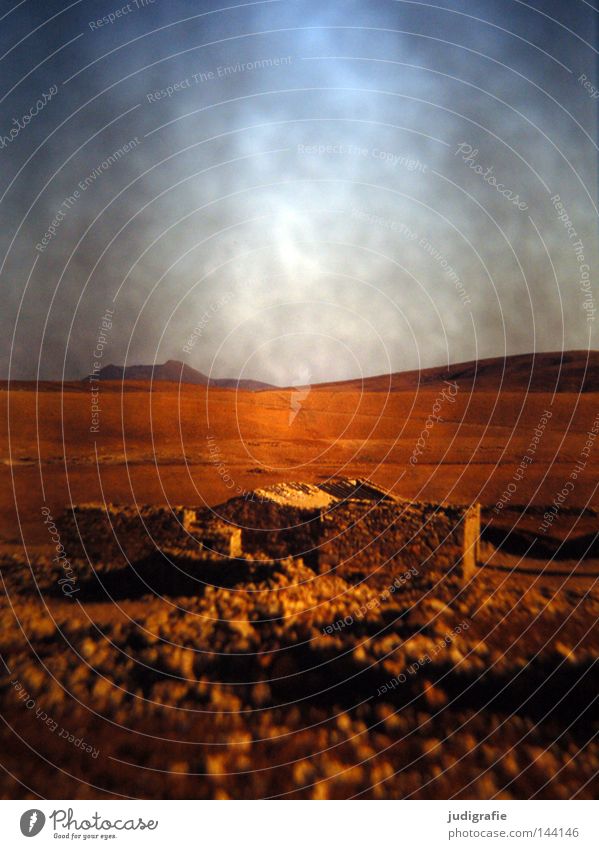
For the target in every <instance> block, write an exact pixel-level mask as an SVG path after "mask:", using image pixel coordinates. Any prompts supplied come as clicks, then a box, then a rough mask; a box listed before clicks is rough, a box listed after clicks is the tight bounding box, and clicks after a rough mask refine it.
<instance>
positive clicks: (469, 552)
mask: <svg viewBox="0 0 599 849" xmlns="http://www.w3.org/2000/svg"><path fill="white" fill-rule="evenodd" d="M463 525H464V531H463V536H464V541H463V552H462V568H461V573H462V574H461V577H462V579H463V580H464V581H469V580H470V578H472V577H473V575H474V573H475V571H476V566H477V563H478V559H479V551H478V550H479V541H480V504H478V503H476V504H471V505H470V507H468V509H467V510H466V512H465V514H464V519H463Z"/></svg>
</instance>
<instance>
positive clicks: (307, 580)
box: [0, 355, 599, 798]
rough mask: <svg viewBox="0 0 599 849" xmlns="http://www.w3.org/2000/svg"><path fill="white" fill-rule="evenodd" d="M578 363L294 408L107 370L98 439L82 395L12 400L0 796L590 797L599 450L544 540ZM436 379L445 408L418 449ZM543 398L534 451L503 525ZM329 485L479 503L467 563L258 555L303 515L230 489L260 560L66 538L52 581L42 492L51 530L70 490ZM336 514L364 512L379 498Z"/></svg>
mask: <svg viewBox="0 0 599 849" xmlns="http://www.w3.org/2000/svg"><path fill="white" fill-rule="evenodd" d="M581 356H582V355H572V356H571V359H570V362H569V363H566V366H565V368H564V369H563V370H562V373H561V375H560V378H559V382H558V384H557V388H558V391H557V393H555V392H554V387H555V385H556V380H555V378H556V376H557V374H558V371H557V367H556V365H555V362H554V361H550V362H549V361H544V362H542V363H541V365H540V366H539V367H538V368H537V371H536V376H535V378H533V380H534V387H535V391H534V392H527V391H526V385H527V382H528V373H527V371H526V368H525V366H526V363H524V364H523V361H522V360H519V361H518V362H516V361H514V362H513V363H512V368H511V371H509V373H507V374H506V375H505V376H504V380H503V387H502V389H501V391H498V390H499V386H500V382H501V370H500V369H498V366H497V364H495V367H494V368H492V367H491V366H490V365H487V366H485V368H483V369H480V370H479V372H478V374H477V375H476V379H475V378H474V376H473V372H472V370H471V369H470V370H469V369H467V368H463V369H461V370H459V373H456V372H455V371H454V372H453V373H449V374H443V375H442V374H440V373H433V372H430V373H424V376H423V377H424V379H423V381H422V382H421V385H420V386H419V387H416V385H415V384H414V380H413V378H411V377H410V376H407V377H406V376H399V377H395V378H393V380H392V382H391V391H387V384H388V380H387V379H386V378H385V379H383V378H380V379H375V380H373V381H371V382H369V383H366V384H365V385H360V384H355V383H353V384H345V385H344V384H340V385H337V386H325V387H314V388H312V390H311V392H310V393H309V395H308V396H307V397H306V398H305V399H304V400H303V401H302V407H301V410H300V412H299V413H298V415H297V417H296V418H295V420H294V421H293V423H292V424H291V425H290V424H289V411H290V404H291V400H292V393H293V390H272V391H265V392H247V391H244V392H240V393H236V392H235V391H234V390H226V389H213V388H211V389H209V390H208V389H206V388H205V387H201V386H185V385H181V386H178V385H177V384H171V383H162V384H155V385H154V386H153V387H152V388H151V389H150V388H149V386H148V384H141V383H139V384H136V383H130V384H127V385H126V387H125V390H124V392H123V391H122V390H123V387H122V386H121V384H119V383H105V384H102V387H101V393H100V406H101V414H100V426H99V432H98V433H90V431H89V427H90V423H91V416H90V398H89V391H88V389H87V388H86V387H85V386H84V385H81V384H68V385H66V386H64V387H62V388H61V387H60V386H59V385H52V384H44V385H41V386H40V387H39V388H38V389H39V391H38V392H37V393H36V387H35V386H34V385H31V384H17V385H13V386H12V387H11V389H10V391H6V390H5V391H2V392H0V404H2V405H3V407H6V408H7V409H6V410H4V409H3V411H2V422H3V426H5V424H6V421H7V420H8V422H9V423H10V445H9V438H8V434H4V435H3V436H2V445H1V453H0V459H2V461H3V464H2V466H0V474H1V475H2V487H1V489H0V492H1V497H2V499H3V503H2V517H3V519H2V524H1V526H0V555H1V557H2V560H1V567H2V578H3V582H4V589H5V593H4V594H3V595H2V598H1V601H0V653H1V655H2V658H3V660H4V662H5V664H6V666H7V669H6V672H5V674H3V675H2V677H1V679H0V699H1V712H2V715H3V716H4V718H5V719H6V724H5V725H4V730H3V731H2V732H1V734H2V742H1V749H2V758H1V760H2V764H3V766H4V768H5V770H6V772H5V773H3V776H2V778H1V779H0V788H1V792H2V794H3V795H5V796H9V795H13V796H15V795H16V796H19V795H21V796H34V795H36V794H39V795H41V796H47V797H54V798H68V797H75V798H77V797H85V796H101V795H104V794H105V795H108V796H114V797H118V796H139V797H154V796H155V797H161V796H166V797H196V796H197V797H203V796H207V797H219V798H221V797H222V798H226V797H252V798H253V797H262V796H273V795H279V794H286V795H289V796H291V797H294V796H295V797H309V798H336V797H343V798H344V797H348V796H353V795H365V796H374V797H378V798H389V797H391V798H397V797H404V796H414V797H417V798H427V797H441V798H447V797H450V796H454V795H456V796H461V797H464V798H472V797H476V798H490V797H492V796H495V795H497V796H498V797H502V798H508V797H512V796H513V797H517V798H518V797H528V796H531V795H534V794H538V795H539V796H544V797H555V798H562V797H570V796H572V795H575V794H577V795H578V797H581V798H585V797H591V796H593V795H594V794H596V791H597V786H596V780H595V774H596V772H597V770H598V769H599V746H598V744H597V743H596V742H595V741H594V736H595V735H596V732H597V726H596V713H597V712H596V709H595V706H594V704H593V699H595V698H596V693H597V684H598V681H597V672H596V665H595V662H596V658H597V654H598V648H599V647H598V641H599V637H598V635H597V629H596V620H597V615H598V614H599V594H598V592H597V587H596V577H597V575H599V569H598V568H597V560H596V556H597V552H596V541H595V536H596V533H597V530H598V522H597V512H596V509H595V506H596V505H597V504H598V503H599V498H598V497H597V494H596V486H597V480H598V475H597V471H598V470H599V469H598V466H599V463H598V460H599V449H597V447H596V446H594V447H593V449H592V450H591V452H590V455H589V456H588V457H587V458H586V465H585V467H584V470H583V471H581V472H580V473H579V474H578V475H577V477H576V479H575V486H574V487H573V489H572V490H569V491H568V496H567V499H566V501H565V502H564V503H563V504H562V505H561V507H560V511H559V514H558V517H557V519H555V521H554V522H553V523H552V526H551V529H550V532H549V533H547V534H545V535H540V534H539V533H538V526H539V524H540V522H541V521H542V519H543V513H544V508H545V507H546V505H549V504H551V502H552V500H553V499H554V497H555V496H556V493H557V492H559V491H560V490H561V489H562V488H563V487H564V483H565V482H566V481H567V480H568V479H570V478H569V476H570V475H571V472H572V469H574V468H575V466H576V464H577V462H578V461H579V459H580V456H581V452H582V451H583V447H584V445H585V441H586V439H588V436H587V434H588V431H589V430H590V429H591V428H592V426H593V422H594V421H595V419H596V417H597V414H598V413H599V393H597V392H595V391H594V390H595V384H594V382H593V381H594V380H596V375H597V364H596V363H594V362H593V363H591V365H590V367H589V368H588V369H587V375H586V378H585V382H584V384H582V385H583V386H584V392H583V393H579V392H577V391H576V387H577V386H580V385H581V377H582V375H583V373H584V370H585V369H584V365H585V364H584V360H581ZM528 365H529V366H530V362H529V363H528ZM529 371H530V368H529ZM443 378H446V379H449V380H450V382H451V383H452V385H456V386H457V390H455V391H456V394H455V398H454V400H452V401H450V400H447V399H445V400H444V401H443V402H442V404H441V411H440V416H441V417H442V419H443V421H435V423H434V424H433V426H432V427H430V428H429V429H428V430H429V434H428V436H427V442H426V449H425V450H424V452H423V453H422V455H418V456H417V457H416V462H415V463H410V458H411V457H414V453H413V452H414V449H415V447H416V445H417V440H418V438H419V436H420V434H421V433H422V431H423V429H426V422H427V419H428V417H429V416H430V415H431V411H432V410H433V408H434V405H435V402H436V401H438V399H439V397H440V393H441V392H442V391H443V388H444V387H445V386H447V385H448V384H444V383H443ZM547 409H549V410H550V411H551V412H552V416H551V418H550V420H549V422H548V424H547V426H546V427H545V428H544V430H543V435H542V438H541V439H540V441H539V443H538V445H537V447H536V449H535V453H534V460H533V462H532V463H531V464H530V465H529V466H528V467H527V469H526V472H525V474H524V475H523V476H522V479H521V480H518V481H517V488H516V493H515V494H514V495H513V497H512V499H511V501H510V503H509V504H506V507H505V508H503V509H502V510H501V511H500V513H499V514H497V513H495V512H494V511H493V505H494V504H495V503H496V502H497V500H498V499H499V498H500V497H501V495H502V493H504V492H505V491H506V487H507V486H508V485H509V484H510V482H512V483H513V481H514V473H515V472H516V470H517V468H518V466H519V464H520V463H521V460H522V457H523V455H524V454H525V452H526V451H527V449H528V447H529V445H530V443H531V439H532V438H533V435H534V431H535V428H537V427H538V423H539V421H540V419H541V418H542V416H543V413H544V411H545V410H547ZM6 412H8V417H7V415H6ZM207 436H212V437H213V439H211V440H207V438H206V437H207ZM215 446H216V449H215ZM223 470H224V471H223ZM225 474H226V475H228V477H227V478H226V479H224V477H223V476H224V475H225ZM331 475H347V476H350V477H356V478H358V477H362V478H368V479H370V480H372V481H373V482H374V483H376V484H377V485H378V486H381V487H383V488H385V489H389V490H390V491H391V492H392V493H393V494H395V495H397V496H402V497H404V498H408V499H415V500H419V501H428V502H432V503H435V502H439V501H445V502H450V503H454V504H470V503H472V502H475V501H478V502H481V504H482V507H483V538H482V542H481V557H480V565H479V567H478V568H477V569H476V570H475V573H474V574H473V575H472V576H470V577H468V578H464V576H462V575H461V573H460V570H459V568H455V569H454V568H452V566H453V562H449V561H445V560H444V559H443V557H442V556H438V557H425V558H421V562H420V564H418V540H416V541H415V543H414V545H413V546H412V548H411V549H410V556H409V557H408V556H407V554H405V556H404V554H403V553H402V552H401V551H400V552H398V553H397V556H396V557H392V558H391V559H388V558H386V557H383V556H381V551H380V549H377V548H376V547H374V548H372V549H366V550H364V551H362V552H361V553H357V554H356V555H355V556H354V557H351V556H350V557H349V560H348V561H347V563H346V564H345V565H343V564H342V565H337V566H336V568H323V567H322V564H321V563H315V562H314V559H313V558H311V557H310V556H309V552H308V553H307V554H306V550H307V549H306V546H305V545H303V546H302V551H301V552H299V551H298V550H297V549H296V550H294V545H295V542H294V541H293V540H288V541H287V542H286V543H285V545H284V546H283V548H282V550H280V551H276V552H274V553H273V550H272V546H271V543H272V540H271V543H269V546H270V547H268V546H267V547H266V548H267V549H268V550H263V549H264V548H265V546H264V536H263V535H261V532H260V531H257V530H256V529H257V528H258V529H259V528H262V529H263V528H265V527H270V528H277V527H281V525H285V524H294V523H295V521H296V520H297V516H296V515H295V514H293V513H291V514H290V513H289V512H288V508H282V507H281V506H280V505H279V506H277V505H273V504H272V503H262V502H260V501H254V502H244V501H243V500H241V501H240V500H239V499H238V500H237V501H236V502H234V503H233V504H229V505H225V506H222V507H219V509H218V512H219V514H222V515H223V516H225V517H228V518H229V519H230V520H235V521H238V522H240V523H241V524H244V525H245V526H247V527H249V528H253V529H254V531H253V536H252V532H251V531H248V532H246V536H245V540H246V542H245V545H246V548H248V546H249V549H251V550H250V551H249V555H251V556H247V555H248V552H244V557H247V559H234V560H231V559H223V558H222V557H217V558H211V559H206V558H203V559H202V558H200V557H198V556H197V555H196V554H194V551H193V547H192V548H191V549H190V548H189V547H186V546H185V545H182V546H179V547H177V546H176V545H175V544H174V541H173V540H168V539H166V540H161V541H160V547H161V548H163V549H168V550H167V551H166V556H167V559H165V556H164V554H160V553H159V551H158V550H157V549H156V547H154V550H153V551H152V548H151V547H150V548H149V549H147V550H144V548H143V545H142V546H141V548H140V549H139V550H132V551H131V558H130V560H131V562H130V563H129V564H128V563H127V562H126V560H124V559H122V558H121V559H119V557H118V556H116V555H115V554H114V552H113V553H111V554H110V555H106V556H101V555H100V556H92V557H90V558H89V559H88V558H86V557H84V556H83V551H81V550H78V548H77V546H76V545H73V544H71V541H70V537H69V535H68V534H66V533H65V550H66V554H67V557H68V558H69V566H70V569H71V572H72V575H73V576H75V578H74V584H73V586H75V587H76V589H77V593H75V594H74V595H72V597H67V596H66V595H65V593H64V591H63V589H62V587H64V584H62V585H61V584H60V583H59V581H60V580H61V579H63V578H64V575H65V571H64V561H62V562H53V561H52V559H51V554H52V551H51V540H50V538H49V533H48V526H47V524H45V523H44V516H43V515H42V512H41V510H42V507H43V506H44V505H45V506H46V507H47V508H48V510H49V511H50V513H51V515H52V516H53V517H55V518H56V519H58V518H59V516H60V514H61V513H62V511H63V509H64V506H65V505H66V504H68V503H70V502H75V503H77V502H89V501H98V502H101V501H106V502H112V503H120V504H135V503H137V504H150V505H158V504H177V505H185V504H187V505H195V506H197V507H203V506H209V507H216V506H218V505H224V503H225V502H226V501H227V500H228V499H229V498H231V496H235V495H239V493H240V492H244V491H246V490H247V491H249V490H254V489H256V488H258V487H260V488H264V487H268V486H269V485H271V484H274V483H277V482H280V481H289V480H303V481H306V482H309V483H314V482H318V481H322V480H323V479H326V478H327V477H329V476H331ZM225 480H226V481H232V482H233V484H232V487H228V486H227V485H226V482H225ZM513 505H516V509H514V508H513ZM518 505H528V509H527V510H526V511H525V512H524V513H523V511H522V509H521V507H518ZM351 509H352V510H356V511H357V515H356V519H357V522H358V525H357V527H359V526H360V524H362V525H363V523H364V522H366V521H367V519H366V518H365V516H366V514H367V511H368V507H367V506H366V503H362V502H359V503H356V505H354V507H353V508H351ZM17 513H18V520H19V521H18V522H17ZM290 519H291V520H292V521H290ZM385 527H386V526H385V525H384V526H383V528H382V530H383V531H384V532H385V533H387V532H386V531H385ZM373 529H374V530H375V528H374V527H373ZM21 533H22V535H23V540H24V543H25V548H26V552H27V554H25V552H24V549H23V540H21V536H20V535H21ZM256 534H257V536H256ZM346 536H347V538H346V539H345V540H344V543H345V544H348V540H350V542H349V545H350V547H351V545H352V543H351V540H352V539H354V540H356V541H357V540H358V539H359V534H358V535H357V536H355V537H354V536H352V534H351V531H348V533H347V535H346ZM142 538H143V537H142ZM128 539H129V543H128V544H131V545H133V549H135V545H134V544H133V542H134V538H133V535H129V536H128ZM535 539H537V540H538V541H537V542H535ZM84 542H85V540H84ZM421 542H422V548H423V552H430V549H431V539H430V537H426V538H423V539H422V541H421ZM167 543H168V545H167ZM433 543H434V540H433ZM354 544H355V546H356V547H355V549H354V551H357V550H358V548H360V547H361V545H362V544H360V545H358V544H357V542H356V543H354ZM435 545H436V543H435V544H434V545H433V550H434V548H435ZM92 548H93V546H92ZM308 548H309V546H308ZM527 552H528V555H527V556H526V557H523V555H524V554H525V553H527ZM299 554H301V555H302V556H301V557H300V556H295V557H294V555H299ZM350 554H351V552H350ZM414 556H416V561H414V560H413V559H412V558H413V557H414ZM450 559H451V558H450ZM415 563H416V565H417V566H418V565H420V567H421V568H415V570H414V571H412V572H410V569H411V567H412V566H414V564H415ZM423 563H424V564H425V565H422V564H423ZM394 582H396V583H395V584H394ZM392 586H395V589H394V591H393V592H391V587H392ZM14 682H16V683H14ZM63 732H64V733H63Z"/></svg>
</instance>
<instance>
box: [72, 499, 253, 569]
mask: <svg viewBox="0 0 599 849" xmlns="http://www.w3.org/2000/svg"><path fill="white" fill-rule="evenodd" d="M58 524H59V529H60V534H61V539H62V543H63V545H64V546H65V549H66V550H67V552H68V554H69V556H70V557H86V556H87V557H89V558H90V559H92V560H96V561H102V562H105V563H111V562H117V563H122V562H123V561H127V560H128V561H129V562H134V561H136V560H140V559H141V558H143V557H146V556H147V555H149V554H153V553H154V552H156V551H157V550H163V549H166V548H179V549H189V548H191V549H194V550H201V552H202V553H203V554H204V555H205V556H206V558H209V557H218V556H219V555H221V556H223V557H237V556H239V555H240V554H241V532H240V531H239V530H238V529H237V528H235V527H232V526H230V525H229V524H227V523H225V522H222V521H219V520H218V519H214V518H211V517H210V516H206V517H204V518H203V520H202V521H201V522H200V523H198V521H197V511H196V510H195V508H190V507H182V506H169V507H166V506H165V507H160V506H158V507H149V506H143V505H140V506H139V507H136V506H135V505H127V506H119V505H115V504H79V505H75V506H73V507H72V508H70V509H68V510H67V511H66V512H65V513H64V514H63V516H62V517H61V519H60V520H59V522H58Z"/></svg>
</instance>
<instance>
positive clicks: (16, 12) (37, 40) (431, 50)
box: [0, 0, 599, 385]
mask: <svg viewBox="0 0 599 849" xmlns="http://www.w3.org/2000/svg"><path fill="white" fill-rule="evenodd" d="M598 18H599V13H598V12H596V11H595V10H594V9H593V7H592V5H591V4H590V3H588V2H584V0H568V2H563V0H562V2H540V0H536V2H530V3H526V2H522V0H484V1H483V0H480V2H479V0H468V2H458V0H449V2H443V0H440V1H439V2H438V3H424V2H416V0H411V2H407V0H374V2H371V0H362V2H354V0H347V2H337V1H336V0H332V2H327V3H323V2H314V0H266V2H253V3H230V4H229V5H227V4H226V0H220V2H182V0H179V2H178V0H174V2H166V0H153V2H150V0H132V2H129V3H122V0H117V2H112V0H110V2H92V0H78V2H70V3H69V2H64V3H57V2H38V0H22V2H12V3H2V4H0V55H1V57H2V58H1V60H0V61H1V63H2V65H1V67H2V75H1V76H0V80H1V86H2V88H1V90H0V103H1V106H0V192H1V194H0V217H1V226H0V286H1V287H2V294H3V298H2V302H3V305H4V309H3V313H4V315H5V323H4V332H3V333H2V335H1V336H0V361H1V364H0V375H1V376H2V377H4V378H6V377H10V378H12V379H35V378H39V379H59V380H60V379H74V378H80V377H83V376H84V375H86V374H89V373H90V372H92V371H93V370H94V368H96V369H97V368H98V367H100V366H104V365H107V364H109V363H116V364H138V363H162V362H164V361H166V360H169V359H175V360H181V361H183V362H185V363H187V364H188V365H190V366H192V367H194V368H197V369H199V370H201V371H203V372H204V373H206V374H211V375H212V376H214V377H235V378H254V379H258V380H263V381H267V382H272V383H277V384H281V385H289V384H293V383H295V384H305V383H315V382H319V381H324V380H340V379H345V378H353V377H359V376H361V375H375V374H382V373H385V372H389V371H403V370H409V369H418V368H426V367H429V366H435V365H440V364H444V363H456V362H462V361H467V360H472V359H476V358H478V357H494V356H499V357H502V356H505V355H509V354H519V353H526V352H531V351H555V350H562V349H564V350H566V349H586V348H589V347H591V348H596V347H597V344H596V341H595V339H594V336H593V334H594V332H595V330H594V326H595V320H596V314H595V305H596V300H595V299H596V298H597V297H599V291H598V288H597V285H598V284H596V283H594V282H593V278H594V277H596V269H597V262H598V260H599V253H598V244H597V190H596V189H597V167H596V163H597V145H596V142H597V102H598V100H599V75H598V74H597V61H596V60H597V51H596V49H595V45H596V32H597V21H598Z"/></svg>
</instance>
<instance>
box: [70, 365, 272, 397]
mask: <svg viewBox="0 0 599 849" xmlns="http://www.w3.org/2000/svg"><path fill="white" fill-rule="evenodd" d="M97 377H98V379H99V380H118V381H123V380H140V381H148V382H150V381H157V380H160V381H169V382H171V383H191V384H194V385H196V386H214V387H220V388H222V389H246V390H249V391H251V392H255V391H258V390H260V389H276V388H277V387H275V386H272V385H271V384H269V383H261V382H260V381H259V380H235V378H232V377H222V378H215V377H213V378H209V377H207V376H206V375H205V374H202V372H201V371H197V369H194V368H192V367H191V366H188V365H187V364H186V363H182V362H179V360H167V362H166V363H162V364H161V365H160V364H156V365H153V366H143V365H140V366H115V365H112V364H111V365H108V366H104V368H103V369H100V371H99V372H98V374H97ZM87 379H88V378H85V380H87Z"/></svg>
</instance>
